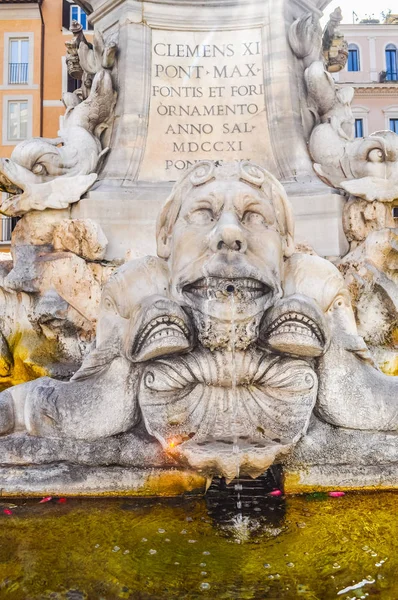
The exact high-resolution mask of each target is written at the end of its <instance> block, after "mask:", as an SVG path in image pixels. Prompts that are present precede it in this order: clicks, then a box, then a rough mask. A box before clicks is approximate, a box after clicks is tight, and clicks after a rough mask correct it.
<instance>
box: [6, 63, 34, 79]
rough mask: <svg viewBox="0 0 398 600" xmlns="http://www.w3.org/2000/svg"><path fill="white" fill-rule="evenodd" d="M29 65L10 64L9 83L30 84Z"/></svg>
mask: <svg viewBox="0 0 398 600" xmlns="http://www.w3.org/2000/svg"><path fill="white" fill-rule="evenodd" d="M28 70H29V63H9V65H8V83H16V84H18V83H28Z"/></svg>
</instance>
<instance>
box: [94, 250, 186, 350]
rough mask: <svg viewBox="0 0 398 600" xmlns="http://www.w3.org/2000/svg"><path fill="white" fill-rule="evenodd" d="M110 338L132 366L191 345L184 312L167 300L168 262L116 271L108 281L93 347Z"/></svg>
mask: <svg viewBox="0 0 398 600" xmlns="http://www.w3.org/2000/svg"><path fill="white" fill-rule="evenodd" d="M110 337H117V338H118V339H119V340H120V351H121V352H122V354H124V355H125V356H126V358H128V360H131V361H132V362H142V361H145V360H149V359H151V358H156V357H157V356H161V355H164V354H173V353H175V352H182V351H186V350H187V349H189V348H190V347H191V344H192V340H193V330H192V327H191V325H190V323H189V319H188V316H187V313H186V312H185V311H184V310H183V309H182V308H181V307H180V306H178V305H177V304H176V302H174V301H172V300H171V299H170V298H169V272H168V268H167V264H166V263H165V262H164V261H162V260H160V259H158V258H155V257H153V256H150V257H145V258H143V259H138V260H134V261H131V262H128V263H126V264H125V265H123V267H121V268H120V269H118V270H117V271H116V272H115V273H114V274H113V275H112V276H111V278H110V279H109V281H108V282H107V284H106V286H105V288H104V291H103V294H102V298H101V305H100V316H99V320H98V326H97V345H102V344H103V343H104V342H106V340H107V339H109V338H110Z"/></svg>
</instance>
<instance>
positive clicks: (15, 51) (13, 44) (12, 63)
mask: <svg viewBox="0 0 398 600" xmlns="http://www.w3.org/2000/svg"><path fill="white" fill-rule="evenodd" d="M9 43H10V47H9V53H8V60H9V64H8V83H10V84H11V83H12V84H18V83H24V84H27V83H28V72H29V39H28V38H19V39H18V38H10V42H9Z"/></svg>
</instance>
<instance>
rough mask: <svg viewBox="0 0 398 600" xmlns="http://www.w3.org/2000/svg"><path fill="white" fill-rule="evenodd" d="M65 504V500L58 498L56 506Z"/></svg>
mask: <svg viewBox="0 0 398 600" xmlns="http://www.w3.org/2000/svg"><path fill="white" fill-rule="evenodd" d="M65 503H66V498H60V499H59V500H57V504H65Z"/></svg>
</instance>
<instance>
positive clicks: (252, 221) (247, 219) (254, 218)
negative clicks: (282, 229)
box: [242, 210, 266, 226]
mask: <svg viewBox="0 0 398 600" xmlns="http://www.w3.org/2000/svg"><path fill="white" fill-rule="evenodd" d="M242 223H243V224H244V225H248V226H250V225H265V224H266V223H265V219H264V217H263V215H260V213H258V212H253V211H252V210H247V211H246V212H245V213H244V215H243V217H242Z"/></svg>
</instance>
